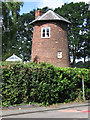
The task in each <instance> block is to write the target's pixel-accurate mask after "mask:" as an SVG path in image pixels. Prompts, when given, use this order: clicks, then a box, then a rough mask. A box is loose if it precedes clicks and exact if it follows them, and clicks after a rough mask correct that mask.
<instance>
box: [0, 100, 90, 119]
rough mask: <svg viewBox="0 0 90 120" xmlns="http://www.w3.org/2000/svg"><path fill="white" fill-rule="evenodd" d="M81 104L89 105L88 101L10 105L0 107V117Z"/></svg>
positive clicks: (80, 105)
mask: <svg viewBox="0 0 90 120" xmlns="http://www.w3.org/2000/svg"><path fill="white" fill-rule="evenodd" d="M82 106H89V102H83V103H67V104H60V105H52V106H48V107H42V106H39V105H22V106H17V107H13V106H10V107H9V108H2V109H0V113H1V117H6V116H12V115H20V114H28V113H36V112H45V111H53V110H63V109H68V108H75V107H82Z"/></svg>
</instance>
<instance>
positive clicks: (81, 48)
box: [55, 2, 89, 64]
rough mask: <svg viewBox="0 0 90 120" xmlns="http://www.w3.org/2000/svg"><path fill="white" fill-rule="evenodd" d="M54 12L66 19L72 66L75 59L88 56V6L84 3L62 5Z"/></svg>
mask: <svg viewBox="0 0 90 120" xmlns="http://www.w3.org/2000/svg"><path fill="white" fill-rule="evenodd" d="M55 12H56V13H58V14H59V15H61V16H63V17H64V18H66V19H68V20H69V21H70V22H71V24H69V25H68V28H67V31H68V42H69V51H70V56H72V57H73V64H74V62H75V59H76V58H81V57H83V58H86V56H89V50H88V40H89V11H88V4H85V3H84V2H79V3H73V2H72V3H69V4H66V3H65V4H64V5H63V6H62V7H61V8H56V9H55Z"/></svg>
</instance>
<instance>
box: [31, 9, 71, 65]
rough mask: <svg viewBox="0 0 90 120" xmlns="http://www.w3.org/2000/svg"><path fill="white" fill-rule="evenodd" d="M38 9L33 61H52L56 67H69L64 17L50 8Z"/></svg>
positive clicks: (34, 32)
mask: <svg viewBox="0 0 90 120" xmlns="http://www.w3.org/2000/svg"><path fill="white" fill-rule="evenodd" d="M42 14H43V13H41V12H40V11H36V13H35V16H36V19H35V20H34V21H32V22H31V23H30V24H34V31H33V40H32V57H31V61H34V60H36V59H37V61H38V62H47V63H52V64H53V65H55V66H56V67H69V49H68V40H67V24H68V23H70V22H69V21H67V20H66V19H64V18H63V17H61V16H59V15H58V14H56V13H54V12H53V11H51V10H49V11H48V12H46V13H45V14H43V15H42Z"/></svg>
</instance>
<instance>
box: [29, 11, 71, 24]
mask: <svg viewBox="0 0 90 120" xmlns="http://www.w3.org/2000/svg"><path fill="white" fill-rule="evenodd" d="M46 20H48V21H49V20H50V21H53V20H59V21H64V22H67V23H71V22H70V21H68V20H66V19H65V18H63V17H62V16H60V15H58V14H57V13H55V12H53V11H52V10H49V11H47V12H46V13H44V14H43V15H42V16H39V17H38V18H36V19H35V20H33V21H32V22H31V23H30V24H33V23H35V22H37V21H46Z"/></svg>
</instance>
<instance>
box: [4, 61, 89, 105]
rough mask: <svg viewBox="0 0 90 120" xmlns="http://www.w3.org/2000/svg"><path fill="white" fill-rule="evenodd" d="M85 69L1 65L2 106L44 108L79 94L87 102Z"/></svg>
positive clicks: (86, 73) (87, 82)
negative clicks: (33, 103)
mask: <svg viewBox="0 0 90 120" xmlns="http://www.w3.org/2000/svg"><path fill="white" fill-rule="evenodd" d="M88 74H89V70H88V69H83V68H82V69H80V68H60V67H57V68H56V67H54V66H53V65H51V64H46V63H41V64H36V63H26V64H23V63H19V64H6V65H5V63H4V65H3V66H2V78H3V79H2V105H3V106H9V105H15V104H21V103H30V102H38V103H42V104H44V105H51V104H54V103H62V102H70V101H73V100H75V99H76V98H77V97H78V95H79V91H82V75H84V81H85V93H86V98H87V99H89V94H88V93H89V90H90V89H89V83H90V82H89V76H88Z"/></svg>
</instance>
